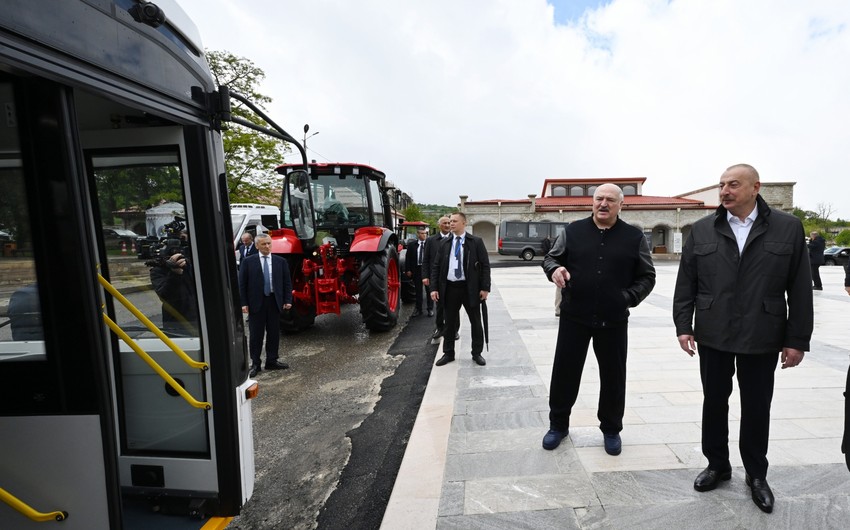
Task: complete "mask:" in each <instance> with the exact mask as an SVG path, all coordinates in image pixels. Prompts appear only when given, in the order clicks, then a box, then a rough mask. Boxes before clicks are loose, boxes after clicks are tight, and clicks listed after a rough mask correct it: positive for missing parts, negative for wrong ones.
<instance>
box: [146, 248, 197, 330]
mask: <svg viewBox="0 0 850 530" xmlns="http://www.w3.org/2000/svg"><path fill="white" fill-rule="evenodd" d="M171 242H173V244H169V245H168V246H166V247H165V249H164V250H163V256H162V259H159V260H154V261H152V262H148V263H149V264H150V265H151V272H150V276H151V285H152V286H153V290H154V291H156V294H157V296H159V299H160V300H161V301H162V329H163V330H166V331H170V332H175V333H180V334H187V335H194V336H196V335H198V302H197V296H196V293H195V274H194V271H193V270H192V265H191V263H189V260H188V258H187V255H186V252H187V250H188V248H189V242H188V235H187V233H186V232H185V231H182V232H181V233H180V240H179V241H178V240H169V243H171ZM166 256H167V257H166Z"/></svg>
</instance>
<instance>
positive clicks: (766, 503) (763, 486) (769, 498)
mask: <svg viewBox="0 0 850 530" xmlns="http://www.w3.org/2000/svg"><path fill="white" fill-rule="evenodd" d="M747 486H749V487H750V491H751V492H752V494H753V502H754V503H756V506H758V507H759V510H761V511H763V512H765V513H770V512H772V511H773V492H772V491H770V486H768V485H767V480H765V479H763V478H751V477H750V476H749V475H747Z"/></svg>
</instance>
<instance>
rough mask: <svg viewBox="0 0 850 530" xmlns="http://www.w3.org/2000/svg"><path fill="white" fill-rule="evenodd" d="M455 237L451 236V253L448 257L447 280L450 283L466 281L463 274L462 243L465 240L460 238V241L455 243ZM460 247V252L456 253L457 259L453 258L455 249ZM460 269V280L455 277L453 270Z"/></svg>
mask: <svg viewBox="0 0 850 530" xmlns="http://www.w3.org/2000/svg"><path fill="white" fill-rule="evenodd" d="M457 237H458V236H456V235H454V234H452V248H451V250H452V253H451V254H450V255H449V277H448V280H449V281H450V282H454V281H462V280H465V279H466V276H464V274H463V242H464V241H465V240H466V236H465V235H464V236H460V241H457ZM457 245H460V252H458V255H457V257H455V247H456V246H457ZM458 268H459V269H460V278H457V277H455V270H456V269H458Z"/></svg>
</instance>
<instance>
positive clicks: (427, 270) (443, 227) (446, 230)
mask: <svg viewBox="0 0 850 530" xmlns="http://www.w3.org/2000/svg"><path fill="white" fill-rule="evenodd" d="M437 223H439V225H440V231H439V232H437V233H436V234H434V235H432V236H428V239H426V240H425V256H423V257H422V283H423V284H425V287H426V289H427V292H428V298H431V278H430V276H431V263H432V262H433V261H434V260H435V259H437V251H439V250H440V242H441V241H442V240H443V239H446V238H448V237H451V235H452V232H451V229H452V225H451V219H449V216H447V215H444V216H442V217H440V220H439V221H437ZM435 304H436V306H437V307H436V309H437V316H436V318H435V319H434V324H435V326H436V327H435V328H434V334H433V335H431V339H432V340H438V339H439V338H440V337H442V336H443V326H444V325H445V323H446V317H445V315H444V312H443V303H442V301H439V300H438V301H437V302H435ZM457 338H458V337H455V340H457Z"/></svg>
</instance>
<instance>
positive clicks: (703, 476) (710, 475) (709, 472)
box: [694, 467, 732, 491]
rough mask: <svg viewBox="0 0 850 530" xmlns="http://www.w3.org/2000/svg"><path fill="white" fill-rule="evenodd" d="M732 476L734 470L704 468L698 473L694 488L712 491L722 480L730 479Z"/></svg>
mask: <svg viewBox="0 0 850 530" xmlns="http://www.w3.org/2000/svg"><path fill="white" fill-rule="evenodd" d="M731 478H732V470H731V469H726V470H722V471H719V470H717V469H711V468H710V467H707V468H705V469H703V470H702V473H700V474H699V475H697V478H696V480H694V489H695V490H697V491H711V490H713V489H714V488H716V487H717V486H718V484H720V481H721V480H729V479H731Z"/></svg>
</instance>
